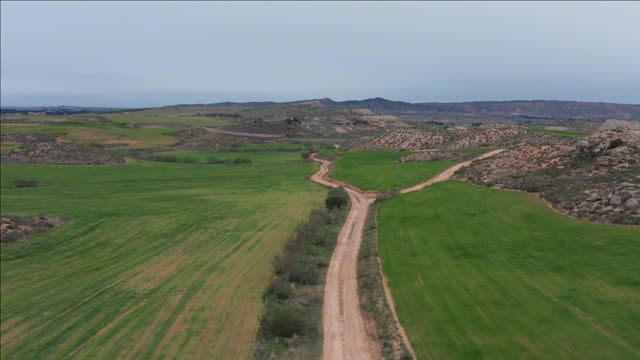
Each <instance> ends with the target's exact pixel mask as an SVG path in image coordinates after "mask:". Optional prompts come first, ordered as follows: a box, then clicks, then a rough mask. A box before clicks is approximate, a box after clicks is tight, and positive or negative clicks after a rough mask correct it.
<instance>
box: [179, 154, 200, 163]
mask: <svg viewBox="0 0 640 360" xmlns="http://www.w3.org/2000/svg"><path fill="white" fill-rule="evenodd" d="M178 161H179V162H183V163H194V162H196V159H195V158H192V157H189V156H187V157H183V158H179V159H178Z"/></svg>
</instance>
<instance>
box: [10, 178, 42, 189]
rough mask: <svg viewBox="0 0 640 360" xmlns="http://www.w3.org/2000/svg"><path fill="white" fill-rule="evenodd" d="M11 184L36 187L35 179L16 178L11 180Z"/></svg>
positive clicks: (19, 186)
mask: <svg viewBox="0 0 640 360" xmlns="http://www.w3.org/2000/svg"><path fill="white" fill-rule="evenodd" d="M13 185H14V186H15V187H17V188H28V187H36V185H38V182H37V181H35V180H25V179H17V180H15V181H14V182H13Z"/></svg>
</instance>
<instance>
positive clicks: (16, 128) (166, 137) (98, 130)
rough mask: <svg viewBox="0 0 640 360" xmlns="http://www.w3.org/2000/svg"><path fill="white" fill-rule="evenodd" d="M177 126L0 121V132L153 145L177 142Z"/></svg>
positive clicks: (152, 146) (139, 146) (105, 142)
mask: <svg viewBox="0 0 640 360" xmlns="http://www.w3.org/2000/svg"><path fill="white" fill-rule="evenodd" d="M178 130H179V129H178V128H169V127H163V128H135V127H129V126H128V125H127V124H126V123H89V122H87V123H73V122H51V123H49V124H1V125H0V131H1V132H2V133H3V134H13V133H38V134H64V136H62V139H63V140H66V141H71V142H78V143H83V144H90V143H97V144H104V145H106V144H114V143H118V144H128V145H127V147H128V148H154V147H163V146H170V145H173V144H175V143H177V142H178V139H177V138H176V137H174V136H172V134H173V133H175V132H176V131H178Z"/></svg>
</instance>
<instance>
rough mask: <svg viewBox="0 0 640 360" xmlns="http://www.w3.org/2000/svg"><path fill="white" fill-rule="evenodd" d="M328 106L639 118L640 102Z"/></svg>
mask: <svg viewBox="0 0 640 360" xmlns="http://www.w3.org/2000/svg"><path fill="white" fill-rule="evenodd" d="M320 102H321V103H323V104H325V105H326V106H330V107H346V108H362V109H368V110H371V111H373V112H375V113H379V114H389V115H411V114H413V115H416V116H437V115H446V114H450V115H455V114H458V115H461V116H481V117H500V118H505V117H506V118H515V119H517V118H521V119H547V120H607V119H619V120H640V105H635V104H615V103H604V102H578V101H550V100H531V101H527V100H514V101H475V102H460V103H435V102H432V103H407V102H402V101H391V100H387V99H383V98H373V99H366V100H360V101H341V102H335V101H331V100H329V101H326V100H320Z"/></svg>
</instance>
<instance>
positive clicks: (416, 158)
mask: <svg viewBox="0 0 640 360" xmlns="http://www.w3.org/2000/svg"><path fill="white" fill-rule="evenodd" d="M476 156H478V154H477V153H474V152H457V151H442V150H426V151H418V152H415V153H412V154H410V155H407V156H403V157H401V158H400V159H398V160H396V161H397V162H400V163H405V162H422V161H441V160H451V161H466V160H471V159H473V158H474V157H476Z"/></svg>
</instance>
